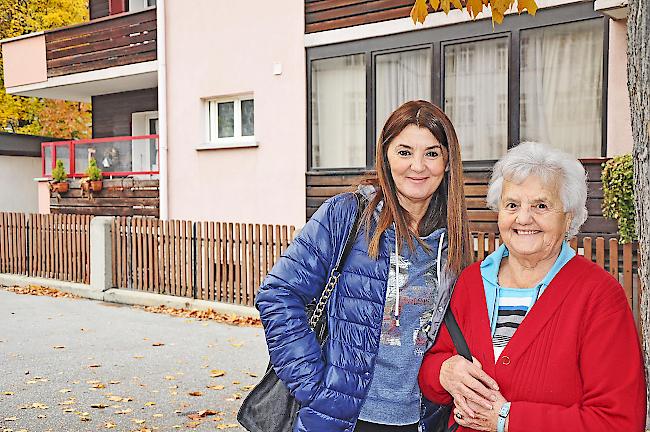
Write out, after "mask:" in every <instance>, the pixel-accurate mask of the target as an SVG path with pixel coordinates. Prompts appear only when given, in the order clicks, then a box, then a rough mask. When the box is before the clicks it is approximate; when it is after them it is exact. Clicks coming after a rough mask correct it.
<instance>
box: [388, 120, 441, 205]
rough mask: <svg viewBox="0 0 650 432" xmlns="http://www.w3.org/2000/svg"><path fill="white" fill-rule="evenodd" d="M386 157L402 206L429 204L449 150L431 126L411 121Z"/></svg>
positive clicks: (393, 143)
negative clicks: (431, 130) (429, 128)
mask: <svg viewBox="0 0 650 432" xmlns="http://www.w3.org/2000/svg"><path fill="white" fill-rule="evenodd" d="M387 157H388V164H389V165H390V172H391V175H392V177H393V181H394V182H395V187H396V188H397V197H398V199H399V202H400V204H401V205H402V207H404V208H405V209H406V210H408V211H411V209H412V208H413V207H415V206H422V205H424V206H428V204H429V201H430V200H431V197H432V196H433V193H434V192H435V191H436V190H437V189H438V186H440V183H441V182H442V179H443V177H444V175H445V168H446V166H447V150H446V149H445V148H444V147H443V146H442V145H441V144H440V143H439V142H438V140H437V139H436V138H435V137H434V136H433V134H432V133H431V132H430V131H429V130H428V129H426V128H422V127H418V126H416V125H414V124H411V125H408V126H407V127H405V128H404V130H402V132H400V133H399V135H397V136H396V137H395V138H393V140H392V141H391V142H390V144H389V146H388V149H387Z"/></svg>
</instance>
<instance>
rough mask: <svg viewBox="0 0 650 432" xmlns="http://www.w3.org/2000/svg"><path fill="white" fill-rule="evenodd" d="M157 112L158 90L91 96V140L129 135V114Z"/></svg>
mask: <svg viewBox="0 0 650 432" xmlns="http://www.w3.org/2000/svg"><path fill="white" fill-rule="evenodd" d="M157 110H158V89H157V88H152V89H145V90H136V91H131V92H124V93H113V94H108V95H103V96H93V138H105V137H114V136H129V135H131V114H133V113H135V112H143V111H157Z"/></svg>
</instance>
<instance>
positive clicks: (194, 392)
mask: <svg viewBox="0 0 650 432" xmlns="http://www.w3.org/2000/svg"><path fill="white" fill-rule="evenodd" d="M188 395H190V396H203V393H201V392H200V391H192V392H189V393H188Z"/></svg>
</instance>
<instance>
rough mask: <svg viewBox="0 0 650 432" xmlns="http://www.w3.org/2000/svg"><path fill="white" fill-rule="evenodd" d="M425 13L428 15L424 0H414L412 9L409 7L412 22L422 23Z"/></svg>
mask: <svg viewBox="0 0 650 432" xmlns="http://www.w3.org/2000/svg"><path fill="white" fill-rule="evenodd" d="M427 15H429V11H428V10H427V2H426V0H415V4H414V5H413V9H411V19H412V20H413V24H417V23H421V24H424V20H425V18H426V17H427Z"/></svg>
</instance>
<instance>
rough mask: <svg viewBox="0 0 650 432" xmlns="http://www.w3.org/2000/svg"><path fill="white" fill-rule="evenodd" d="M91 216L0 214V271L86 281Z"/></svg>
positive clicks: (88, 269)
mask: <svg viewBox="0 0 650 432" xmlns="http://www.w3.org/2000/svg"><path fill="white" fill-rule="evenodd" d="M91 219H92V216H82V215H41V214H29V215H28V214H24V213H0V273H13V274H21V275H26V276H38V277H44V278H50V279H59V280H64V281H69V282H78V283H85V284H87V283H89V282H90V220H91Z"/></svg>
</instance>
